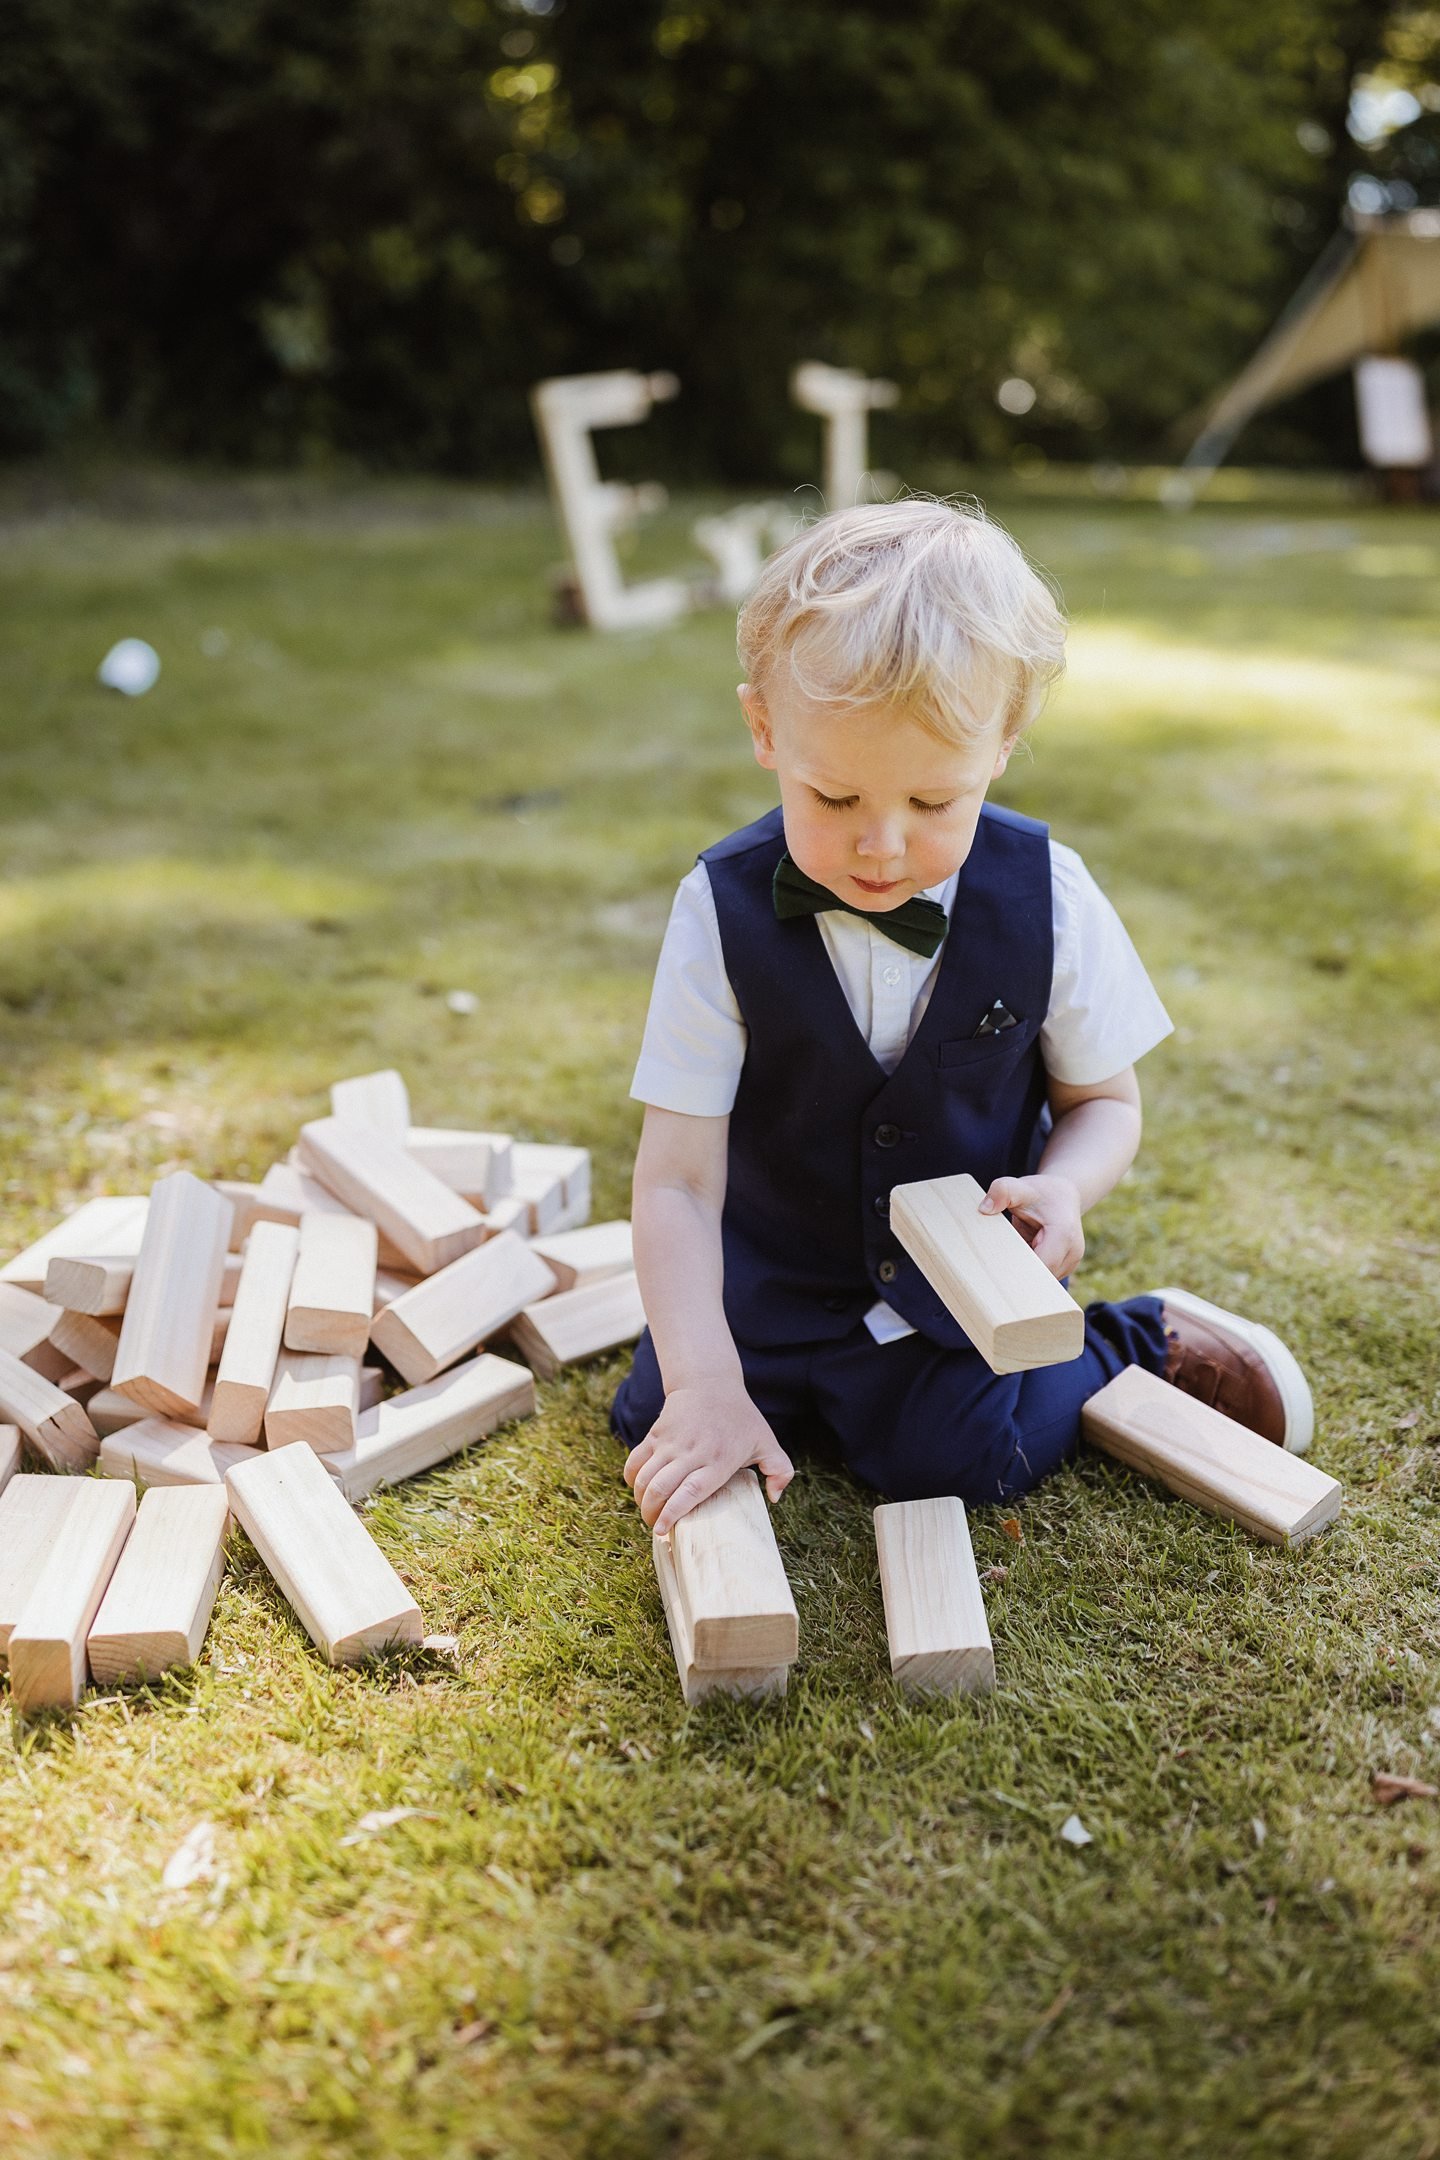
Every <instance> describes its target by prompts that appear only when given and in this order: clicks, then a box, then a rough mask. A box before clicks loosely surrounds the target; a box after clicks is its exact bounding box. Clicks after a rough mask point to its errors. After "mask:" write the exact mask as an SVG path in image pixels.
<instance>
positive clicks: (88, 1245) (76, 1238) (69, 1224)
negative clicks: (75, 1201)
mask: <svg viewBox="0 0 1440 2160" xmlns="http://www.w3.org/2000/svg"><path fill="white" fill-rule="evenodd" d="M149 1205H150V1203H149V1201H148V1200H146V1199H145V1198H144V1197H143V1195H137V1194H134V1193H122V1194H111V1193H105V1194H103V1195H102V1196H101V1197H100V1198H99V1199H98V1200H87V1201H86V1202H85V1204H84V1206H83V1207H78V1208H76V1210H75V1212H74V1214H73V1215H67V1216H66V1217H65V1220H64V1221H63V1222H58V1223H56V1224H55V1226H54V1228H53V1229H50V1230H47V1231H46V1232H45V1235H44V1236H43V1237H40V1238H37V1239H36V1240H35V1243H34V1244H33V1245H27V1246H26V1247H25V1250H24V1251H23V1252H19V1253H16V1255H15V1257H14V1259H13V1260H7V1261H6V1263H5V1265H4V1267H3V1268H0V1282H6V1283H15V1284H17V1285H18V1286H19V1288H20V1289H22V1290H33V1291H34V1292H35V1293H36V1294H37V1295H38V1294H39V1293H40V1292H41V1291H42V1290H43V1289H44V1288H45V1276H46V1272H47V1270H48V1268H49V1266H50V1261H51V1257H52V1255H53V1254H55V1253H59V1252H66V1253H77V1252H78V1253H104V1254H109V1255H120V1256H122V1257H127V1258H129V1259H131V1260H133V1259H134V1257H135V1255H136V1253H138V1252H139V1250H140V1240H141V1237H142V1236H143V1234H144V1230H145V1216H146V1213H147V1211H148V1208H149Z"/></svg>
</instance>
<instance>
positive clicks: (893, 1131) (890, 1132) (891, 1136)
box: [875, 1125, 900, 1147]
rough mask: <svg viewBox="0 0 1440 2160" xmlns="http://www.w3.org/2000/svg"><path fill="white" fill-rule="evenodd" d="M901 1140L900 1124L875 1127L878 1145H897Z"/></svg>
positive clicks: (876, 1143)
mask: <svg viewBox="0 0 1440 2160" xmlns="http://www.w3.org/2000/svg"><path fill="white" fill-rule="evenodd" d="M899 1140H900V1128H899V1126H898V1125H877V1126H876V1127H875V1145H876V1147H896V1146H898V1144H899Z"/></svg>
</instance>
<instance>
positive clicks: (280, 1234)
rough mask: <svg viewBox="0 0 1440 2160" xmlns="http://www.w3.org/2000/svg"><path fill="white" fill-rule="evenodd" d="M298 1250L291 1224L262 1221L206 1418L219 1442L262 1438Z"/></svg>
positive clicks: (249, 1443)
mask: <svg viewBox="0 0 1440 2160" xmlns="http://www.w3.org/2000/svg"><path fill="white" fill-rule="evenodd" d="M313 1219H314V1218H313V1217H312V1220H313ZM299 1250H300V1233H299V1231H298V1230H296V1229H294V1228H292V1227H291V1225H290V1224H289V1223H277V1222H258V1223H256V1225H255V1227H254V1229H253V1230H252V1231H251V1233H250V1242H249V1244H248V1245H247V1247H246V1249H245V1265H244V1267H243V1268H242V1269H241V1271H240V1284H239V1288H238V1289H237V1290H236V1293H235V1308H234V1312H233V1314H232V1316H231V1321H230V1331H229V1333H228V1334H227V1336H226V1338H225V1347H224V1349H223V1350H222V1351H221V1353H220V1369H219V1371H218V1372H217V1373H216V1375H215V1393H214V1397H213V1399H212V1401H211V1405H210V1414H209V1416H208V1418H207V1419H206V1424H207V1427H208V1429H209V1431H210V1433H211V1436H212V1437H213V1438H214V1439H216V1440H225V1441H228V1442H230V1443H231V1445H232V1446H238V1447H254V1446H255V1445H256V1443H257V1442H258V1440H259V1438H260V1428H261V1425H262V1424H263V1422H264V1418H265V1405H266V1404H267V1403H268V1402H269V1400H270V1390H271V1388H272V1387H273V1385H274V1382H275V1365H276V1361H277V1360H278V1358H279V1355H280V1338H281V1335H282V1333H283V1332H284V1327H285V1313H286V1309H287V1307H288V1305H289V1302H290V1283H291V1278H292V1276H293V1275H294V1272H295V1256H296V1254H297V1253H298V1252H299Z"/></svg>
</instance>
